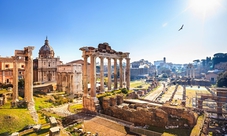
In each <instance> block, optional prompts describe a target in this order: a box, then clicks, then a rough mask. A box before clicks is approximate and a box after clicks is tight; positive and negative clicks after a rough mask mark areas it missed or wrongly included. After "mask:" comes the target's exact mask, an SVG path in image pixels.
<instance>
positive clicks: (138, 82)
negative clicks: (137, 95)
mask: <svg viewBox="0 0 227 136" xmlns="http://www.w3.org/2000/svg"><path fill="white" fill-rule="evenodd" d="M149 86H150V84H147V83H146V82H145V81H142V80H136V81H131V82H130V88H138V89H139V88H143V89H148V87H149Z"/></svg>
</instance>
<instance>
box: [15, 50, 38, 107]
mask: <svg viewBox="0 0 227 136" xmlns="http://www.w3.org/2000/svg"><path fill="white" fill-rule="evenodd" d="M32 50H34V47H33V46H28V47H24V50H15V55H14V56H12V58H13V60H14V61H13V100H12V103H11V106H12V107H15V106H17V102H18V101H19V100H18V64H17V61H18V59H19V57H24V58H25V73H24V75H25V79H24V80H25V86H24V100H25V102H26V103H27V104H31V105H33V104H34V99H33V58H32Z"/></svg>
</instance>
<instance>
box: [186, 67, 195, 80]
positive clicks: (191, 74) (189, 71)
mask: <svg viewBox="0 0 227 136" xmlns="http://www.w3.org/2000/svg"><path fill="white" fill-rule="evenodd" d="M186 72H187V73H186V75H187V77H188V78H195V70H194V68H187V70H186Z"/></svg>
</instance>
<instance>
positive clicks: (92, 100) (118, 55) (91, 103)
mask: <svg viewBox="0 0 227 136" xmlns="http://www.w3.org/2000/svg"><path fill="white" fill-rule="evenodd" d="M80 50H81V51H82V52H83V55H82V57H83V59H84V66H83V91H84V92H83V107H84V109H85V110H88V111H92V112H97V108H96V104H98V100H97V98H96V59H98V58H99V59H100V92H101V93H102V92H104V91H105V88H104V59H107V60H108V91H111V90H112V89H113V90H115V89H120V88H123V65H122V64H123V63H122V61H123V59H125V60H126V72H125V79H126V88H127V89H130V58H129V53H127V52H125V53H123V52H117V51H115V50H113V49H111V46H109V44H108V43H101V44H99V45H98V48H94V47H82V48H80ZM88 58H89V59H90V79H88V76H87V74H88V73H87V69H88V67H87V66H88V62H87V61H88ZM111 60H113V62H114V63H113V64H114V70H113V71H114V74H113V75H114V76H113V77H114V80H113V81H114V86H113V88H112V87H111V85H112V80H111V75H112V70H111V68H112V66H111ZM117 61H118V62H119V86H118V79H117V73H118V72H117V66H118V65H117ZM88 82H89V83H90V95H89V93H88Z"/></svg>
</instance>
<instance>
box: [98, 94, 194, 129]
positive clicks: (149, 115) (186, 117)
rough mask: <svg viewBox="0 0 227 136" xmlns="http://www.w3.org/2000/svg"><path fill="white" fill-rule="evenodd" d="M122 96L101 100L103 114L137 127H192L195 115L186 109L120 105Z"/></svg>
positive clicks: (146, 105) (147, 105)
mask: <svg viewBox="0 0 227 136" xmlns="http://www.w3.org/2000/svg"><path fill="white" fill-rule="evenodd" d="M119 99H121V100H123V96H118V97H113V98H104V99H102V105H101V107H102V111H103V113H104V114H106V115H109V116H112V117H115V118H119V119H122V120H125V121H129V122H132V123H134V124H135V125H138V126H144V125H151V126H157V127H163V128H164V127H165V126H178V127H179V128H185V127H190V128H192V127H194V125H195V124H196V120H197V117H198V116H197V114H196V113H195V112H193V111H191V110H189V109H186V108H174V107H167V106H162V107H155V106H152V105H149V104H130V105H124V106H123V105H121V104H122V102H120V103H117V101H120V100H119Z"/></svg>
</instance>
